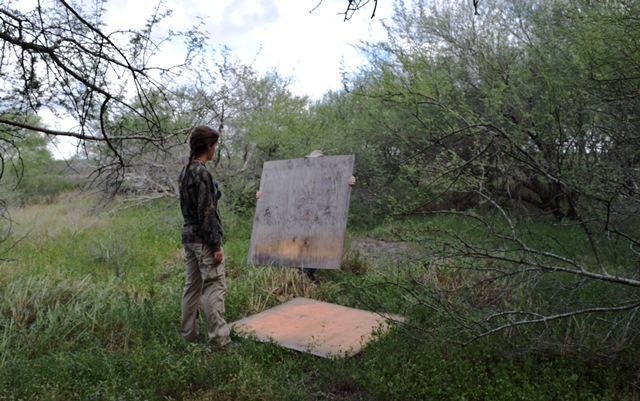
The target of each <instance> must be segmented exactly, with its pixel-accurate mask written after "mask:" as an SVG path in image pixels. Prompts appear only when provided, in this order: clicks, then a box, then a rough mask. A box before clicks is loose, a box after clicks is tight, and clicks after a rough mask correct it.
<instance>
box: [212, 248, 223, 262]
mask: <svg viewBox="0 0 640 401" xmlns="http://www.w3.org/2000/svg"><path fill="white" fill-rule="evenodd" d="M222 259H224V255H223V254H222V249H220V250H219V251H216V252H214V253H213V262H214V263H216V264H217V263H222Z"/></svg>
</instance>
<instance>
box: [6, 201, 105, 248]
mask: <svg viewBox="0 0 640 401" xmlns="http://www.w3.org/2000/svg"><path fill="white" fill-rule="evenodd" d="M106 211H108V209H106V208H104V207H99V206H98V202H97V201H96V198H95V197H93V196H91V195H87V194H84V193H82V192H79V191H74V192H70V193H66V194H64V195H62V196H61V198H60V201H59V202H57V203H54V204H38V205H29V206H25V207H23V208H19V209H15V210H9V213H10V216H11V220H12V222H13V225H12V227H11V230H12V236H13V238H14V239H20V238H23V237H25V236H31V237H34V236H35V237H38V236H40V237H48V238H57V237H59V236H60V235H69V236H71V237H75V236H77V235H78V234H80V233H81V232H83V231H84V230H86V229H87V228H90V227H102V226H105V225H106V224H108V222H107V220H105V219H104V218H102V216H101V214H102V213H103V212H106Z"/></svg>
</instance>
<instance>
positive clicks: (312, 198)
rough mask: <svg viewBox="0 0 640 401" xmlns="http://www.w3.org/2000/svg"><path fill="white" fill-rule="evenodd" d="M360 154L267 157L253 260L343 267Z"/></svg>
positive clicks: (251, 253) (251, 250)
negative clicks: (351, 181) (355, 168)
mask: <svg viewBox="0 0 640 401" xmlns="http://www.w3.org/2000/svg"><path fill="white" fill-rule="evenodd" d="M354 162H355V156H353V155H346V156H325V157H317V158H300V159H292V160H279V161H270V162H265V163H264V166H263V169H262V179H261V181H260V192H261V196H260V198H259V199H258V201H257V205H256V211H255V215H254V219H253V230H252V233H251V244H250V247H249V258H248V260H249V263H251V264H255V265H263V266H283V267H305V268H313V269H338V268H340V264H341V261H342V253H343V247H344V237H345V232H346V228H347V217H348V212H349V197H350V192H351V187H350V186H349V185H348V180H349V177H351V175H352V174H353V165H354Z"/></svg>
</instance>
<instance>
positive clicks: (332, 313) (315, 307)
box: [230, 297, 404, 358]
mask: <svg viewBox="0 0 640 401" xmlns="http://www.w3.org/2000/svg"><path fill="white" fill-rule="evenodd" d="M388 320H393V321H403V320H404V319H403V318H402V317H400V316H397V315H384V316H383V315H380V314H377V313H373V312H368V311H363V310H360V309H354V308H348V307H346V306H341V305H335V304H331V303H328V302H322V301H316V300H313V299H308V298H302V297H299V298H294V299H292V300H290V301H288V302H285V303H283V304H281V305H278V306H276V307H274V308H271V309H267V310H265V311H263V312H260V313H257V314H255V315H252V316H249V317H247V318H244V319H241V320H238V321H236V322H233V323H231V324H230V326H231V327H232V329H233V331H234V332H235V333H236V334H237V335H239V336H242V337H249V338H255V339H256V340H257V341H260V342H274V343H276V344H278V345H280V346H282V347H285V348H289V349H293V350H296V351H300V352H308V353H310V354H313V355H316V356H320V357H323V358H344V357H346V356H353V355H355V354H358V353H359V352H360V351H361V350H362V348H363V347H364V346H365V345H366V344H367V343H369V342H370V341H371V340H372V339H373V333H374V332H376V333H383V332H385V331H386V330H387V329H388V328H389V325H388V323H387V321H388Z"/></svg>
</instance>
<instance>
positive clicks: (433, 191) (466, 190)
mask: <svg viewBox="0 0 640 401" xmlns="http://www.w3.org/2000/svg"><path fill="white" fill-rule="evenodd" d="M487 9H488V10H490V11H487V13H486V14H484V15H482V16H480V17H478V16H476V15H474V13H473V12H472V11H471V10H469V9H468V8H466V7H463V6H456V5H450V4H448V3H444V2H443V3H434V2H426V1H421V2H417V3H416V6H415V9H411V10H409V9H406V8H402V7H401V8H399V9H398V10H397V12H396V15H395V16H394V23H395V25H390V26H389V28H388V32H389V39H388V41H386V42H385V43H377V44H369V45H368V46H364V50H367V51H368V54H369V60H370V63H369V65H368V66H366V67H365V68H363V70H362V71H361V72H360V74H359V75H358V76H357V77H354V78H353V79H351V81H350V82H349V90H350V91H351V92H352V93H353V94H354V95H355V96H359V97H362V98H367V99H368V100H367V102H368V104H369V105H370V106H368V107H367V109H366V110H368V111H369V112H368V113H367V114H366V118H368V119H371V120H374V121H375V125H377V126H379V127H385V129H384V130H383V131H384V132H386V133H387V138H386V139H384V138H381V140H382V141H384V143H385V147H387V149H388V150H389V158H388V159H387V161H388V163H380V164H379V167H380V169H381V170H383V171H386V172H387V174H389V175H390V176H391V175H393V174H394V171H395V172H397V173H396V174H395V177H396V180H397V181H398V182H399V183H398V184H396V185H397V186H396V187H395V188H397V189H398V190H393V191H386V192H385V193H386V195H387V199H386V201H385V202H381V203H379V204H378V207H379V208H380V209H379V210H381V211H384V213H394V214H395V215H396V216H399V215H403V214H406V215H416V214H429V215H436V214H443V213H447V214H450V215H452V216H453V217H452V218H456V219H459V220H456V221H458V223H457V224H456V226H455V229H452V230H451V231H447V232H439V233H437V235H431V234H430V233H428V231H427V232H424V231H421V232H420V233H419V234H417V235H420V236H422V237H426V238H428V241H425V242H424V243H423V245H424V247H425V250H427V252H426V254H427V255H429V254H430V255H431V256H430V258H423V259H418V260H416V261H415V264H414V265H412V266H407V267H406V271H405V273H406V275H405V276H403V277H404V278H405V279H404V280H402V281H396V280H395V279H394V281H393V284H394V285H396V286H399V287H401V288H405V289H409V290H408V291H407V292H406V293H405V294H404V295H405V296H406V297H408V298H410V299H413V302H414V305H416V308H422V307H424V306H428V307H431V308H433V309H434V310H441V311H443V310H444V311H446V313H448V314H449V316H453V317H455V319H454V320H455V321H456V322H458V323H459V326H458V327H457V330H458V331H457V334H460V335H461V336H462V337H461V338H462V340H461V341H468V340H470V339H477V338H480V337H483V336H485V335H488V334H491V333H496V332H508V333H514V332H517V331H518V330H519V329H520V328H521V327H523V326H525V325H534V324H538V326H536V327H541V329H540V330H542V331H543V332H544V335H541V336H539V337H537V339H538V340H540V343H542V342H544V341H549V342H551V341H557V342H558V343H562V342H564V343H565V344H566V343H567V342H571V341H574V342H575V343H578V342H579V341H584V342H585V343H587V342H589V341H591V342H593V343H592V344H591V345H594V344H596V345H597V346H598V347H599V346H605V345H607V346H611V345H612V344H613V345H618V344H623V343H624V344H629V343H631V342H633V341H637V339H638V338H639V337H640V333H639V332H638V330H637V327H638V325H637V319H636V315H637V311H638V308H640V298H639V297H638V287H640V281H639V280H638V276H637V268H636V266H637V263H638V254H639V252H638V250H639V249H640V232H639V231H638V229H637V220H638V216H639V215H640V207H639V206H640V194H639V192H638V188H639V186H638V184H639V183H640V176H639V175H638V171H639V170H638V157H637V155H638V154H639V152H638V149H640V147H638V144H639V142H638V140H639V137H638V132H639V128H640V127H639V126H638V120H637V119H636V118H634V117H633V116H634V115H635V111H633V110H637V106H638V104H639V103H638V100H639V99H640V98H639V97H638V93H640V92H638V84H640V75H638V74H637V71H638V65H639V64H638V52H637V46H635V45H634V43H637V40H638V39H639V38H640V36H639V35H640V26H639V25H638V19H637V18H636V16H637V15H638V13H639V12H640V9H638V5H637V4H630V3H629V2H624V1H611V2H598V3H594V2H591V1H582V0H573V1H567V2H545V1H535V2H530V1H523V0H509V1H494V2H487ZM605 27H606V29H605ZM612 49H615V51H613V50H612ZM376 102H377V106H374V105H375V104H376ZM382 110H384V112H382ZM363 152H365V153H366V152H371V149H370V148H369V149H364V150H363ZM379 174H382V173H379ZM402 187H404V188H407V189H409V190H407V189H405V190H400V188H402ZM384 189H385V187H384V186H379V187H376V188H372V190H373V192H375V193H381V192H382V191H383V190H384ZM407 194H409V195H411V196H407ZM574 247H578V248H579V249H581V252H578V253H576V251H575V248H574ZM585 250H587V252H585ZM452 265H453V266H458V267H459V269H458V270H457V273H456V280H457V283H458V285H457V286H455V289H456V291H450V290H452V289H454V288H452V287H450V286H449V287H447V286H443V285H442V282H438V279H437V277H439V275H440V274H441V272H442V271H449V270H450V268H451V266H452ZM429 277H435V278H436V279H435V282H434V281H433V280H428V278H429ZM445 287H446V288H445ZM434 288H435V289H434ZM454 301H455V302H454ZM603 321H606V322H607V323H605V324H602V323H601V322H603ZM575 325H583V327H587V326H588V327H590V328H591V330H592V334H593V337H591V338H580V339H577V338H570V336H569V337H567V333H569V332H572V333H575V330H573V329H574V326H575ZM545 329H546V331H545ZM585 331H587V330H585ZM529 333H531V332H529ZM535 334H536V335H539V334H540V332H536V333H535ZM458 338H460V337H458ZM617 341H619V343H618V344H616V342H617ZM573 345H575V344H573ZM592 349H595V348H592Z"/></svg>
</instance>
